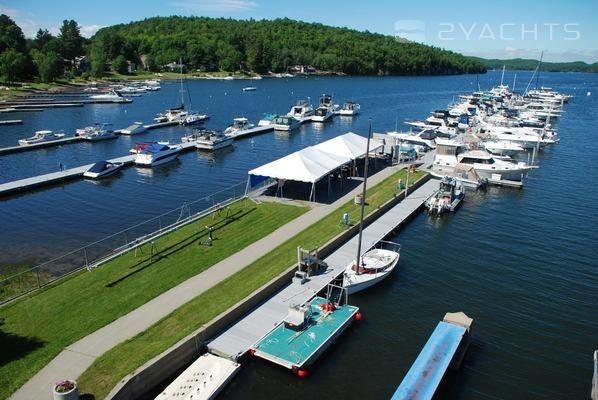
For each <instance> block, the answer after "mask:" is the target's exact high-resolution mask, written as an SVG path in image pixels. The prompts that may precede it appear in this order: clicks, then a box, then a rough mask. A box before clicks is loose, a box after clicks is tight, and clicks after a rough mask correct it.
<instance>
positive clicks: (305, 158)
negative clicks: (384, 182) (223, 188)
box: [247, 132, 382, 200]
mask: <svg viewBox="0 0 598 400" xmlns="http://www.w3.org/2000/svg"><path fill="white" fill-rule="evenodd" d="M366 146H367V139H366V138H364V137H363V136H360V135H357V134H355V133H352V132H349V133H346V134H344V135H341V136H337V137H335V138H333V139H330V140H327V141H325V142H322V143H319V144H317V145H315V146H310V147H306V148H304V149H302V150H299V151H296V152H295V153H292V154H289V155H287V156H285V157H282V158H279V159H278V160H275V161H272V162H270V163H268V164H265V165H262V166H261V167H258V168H255V169H252V170H251V171H249V178H248V181H247V190H248V191H249V190H251V187H252V186H254V185H255V184H257V183H259V182H261V181H264V180H266V179H269V178H270V179H276V180H277V181H278V182H279V184H284V182H285V181H299V182H306V183H311V192H310V195H309V199H310V200H313V198H314V196H315V185H316V183H317V182H318V181H320V180H322V179H323V178H325V177H329V176H330V174H331V173H332V172H333V171H335V170H337V169H338V168H340V167H342V166H343V165H346V164H349V163H352V162H355V160H356V159H358V158H361V157H364V156H365V153H366ZM380 147H382V144H381V143H379V142H376V141H374V140H370V152H371V151H374V150H376V149H379V148H380Z"/></svg>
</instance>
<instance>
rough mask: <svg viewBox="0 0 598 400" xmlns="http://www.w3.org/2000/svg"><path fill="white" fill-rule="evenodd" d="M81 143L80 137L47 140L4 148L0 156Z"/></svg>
mask: <svg viewBox="0 0 598 400" xmlns="http://www.w3.org/2000/svg"><path fill="white" fill-rule="evenodd" d="M81 141H83V138H82V137H79V136H71V137H67V138H63V139H57V140H49V141H47V142H40V143H34V144H28V145H25V146H11V147H4V148H2V149H0V156H2V155H5V154H11V153H22V152H25V151H31V150H37V149H42V148H44V147H53V146H60V145H63V144H70V143H75V142H81Z"/></svg>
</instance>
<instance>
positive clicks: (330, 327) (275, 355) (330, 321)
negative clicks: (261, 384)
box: [250, 297, 359, 374]
mask: <svg viewBox="0 0 598 400" xmlns="http://www.w3.org/2000/svg"><path fill="white" fill-rule="evenodd" d="M326 304H328V300H327V299H325V298H323V297H315V298H314V299H313V300H312V301H311V302H310V303H309V305H308V307H309V317H308V318H307V322H306V326H305V327H301V329H299V330H295V329H292V328H289V327H287V326H286V324H285V323H281V324H280V325H278V326H277V327H276V328H274V329H273V330H272V331H271V332H270V333H268V334H267V335H266V336H264V338H263V339H261V340H260V341H259V342H258V343H256V344H255V345H254V346H252V348H251V349H250V352H251V353H252V354H253V355H255V356H257V357H261V358H263V359H265V360H268V361H270V362H273V363H275V364H278V365H281V366H283V367H285V368H288V369H290V370H293V371H295V372H298V373H299V371H302V370H303V372H302V374H306V370H305V368H307V367H309V366H310V365H311V364H313V362H314V361H315V360H316V358H317V357H318V356H319V355H320V354H321V353H322V352H324V351H325V350H326V349H327V348H328V347H329V346H330V345H331V344H332V343H333V342H334V341H335V340H336V338H337V337H338V336H340V335H341V334H342V333H343V332H344V331H345V330H346V329H347V328H348V327H349V325H350V324H351V322H353V320H354V319H355V316H356V314H357V313H358V312H359V308H357V307H355V306H351V305H348V304H343V305H341V306H338V307H336V309H335V310H334V311H328V310H325V309H324V307H323V306H325V305H326Z"/></svg>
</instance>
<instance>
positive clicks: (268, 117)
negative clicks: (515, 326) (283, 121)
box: [257, 113, 278, 126]
mask: <svg viewBox="0 0 598 400" xmlns="http://www.w3.org/2000/svg"><path fill="white" fill-rule="evenodd" d="M276 117H278V115H276V114H271V113H265V114H263V115H262V119H260V121H259V122H258V123H257V126H270V125H271V124H272V121H274V119H276Z"/></svg>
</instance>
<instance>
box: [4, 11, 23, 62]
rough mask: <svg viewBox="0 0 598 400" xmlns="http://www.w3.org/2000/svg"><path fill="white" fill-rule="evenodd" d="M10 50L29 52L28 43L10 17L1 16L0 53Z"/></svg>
mask: <svg viewBox="0 0 598 400" xmlns="http://www.w3.org/2000/svg"><path fill="white" fill-rule="evenodd" d="M9 49H12V50H16V51H18V52H20V53H25V52H26V51H27V41H26V40H25V35H23V31H22V30H21V28H19V26H18V25H17V24H15V22H14V21H13V20H12V19H11V18H10V17H9V16H8V15H5V14H1V15H0V53H3V52H4V51H6V50H9Z"/></svg>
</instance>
